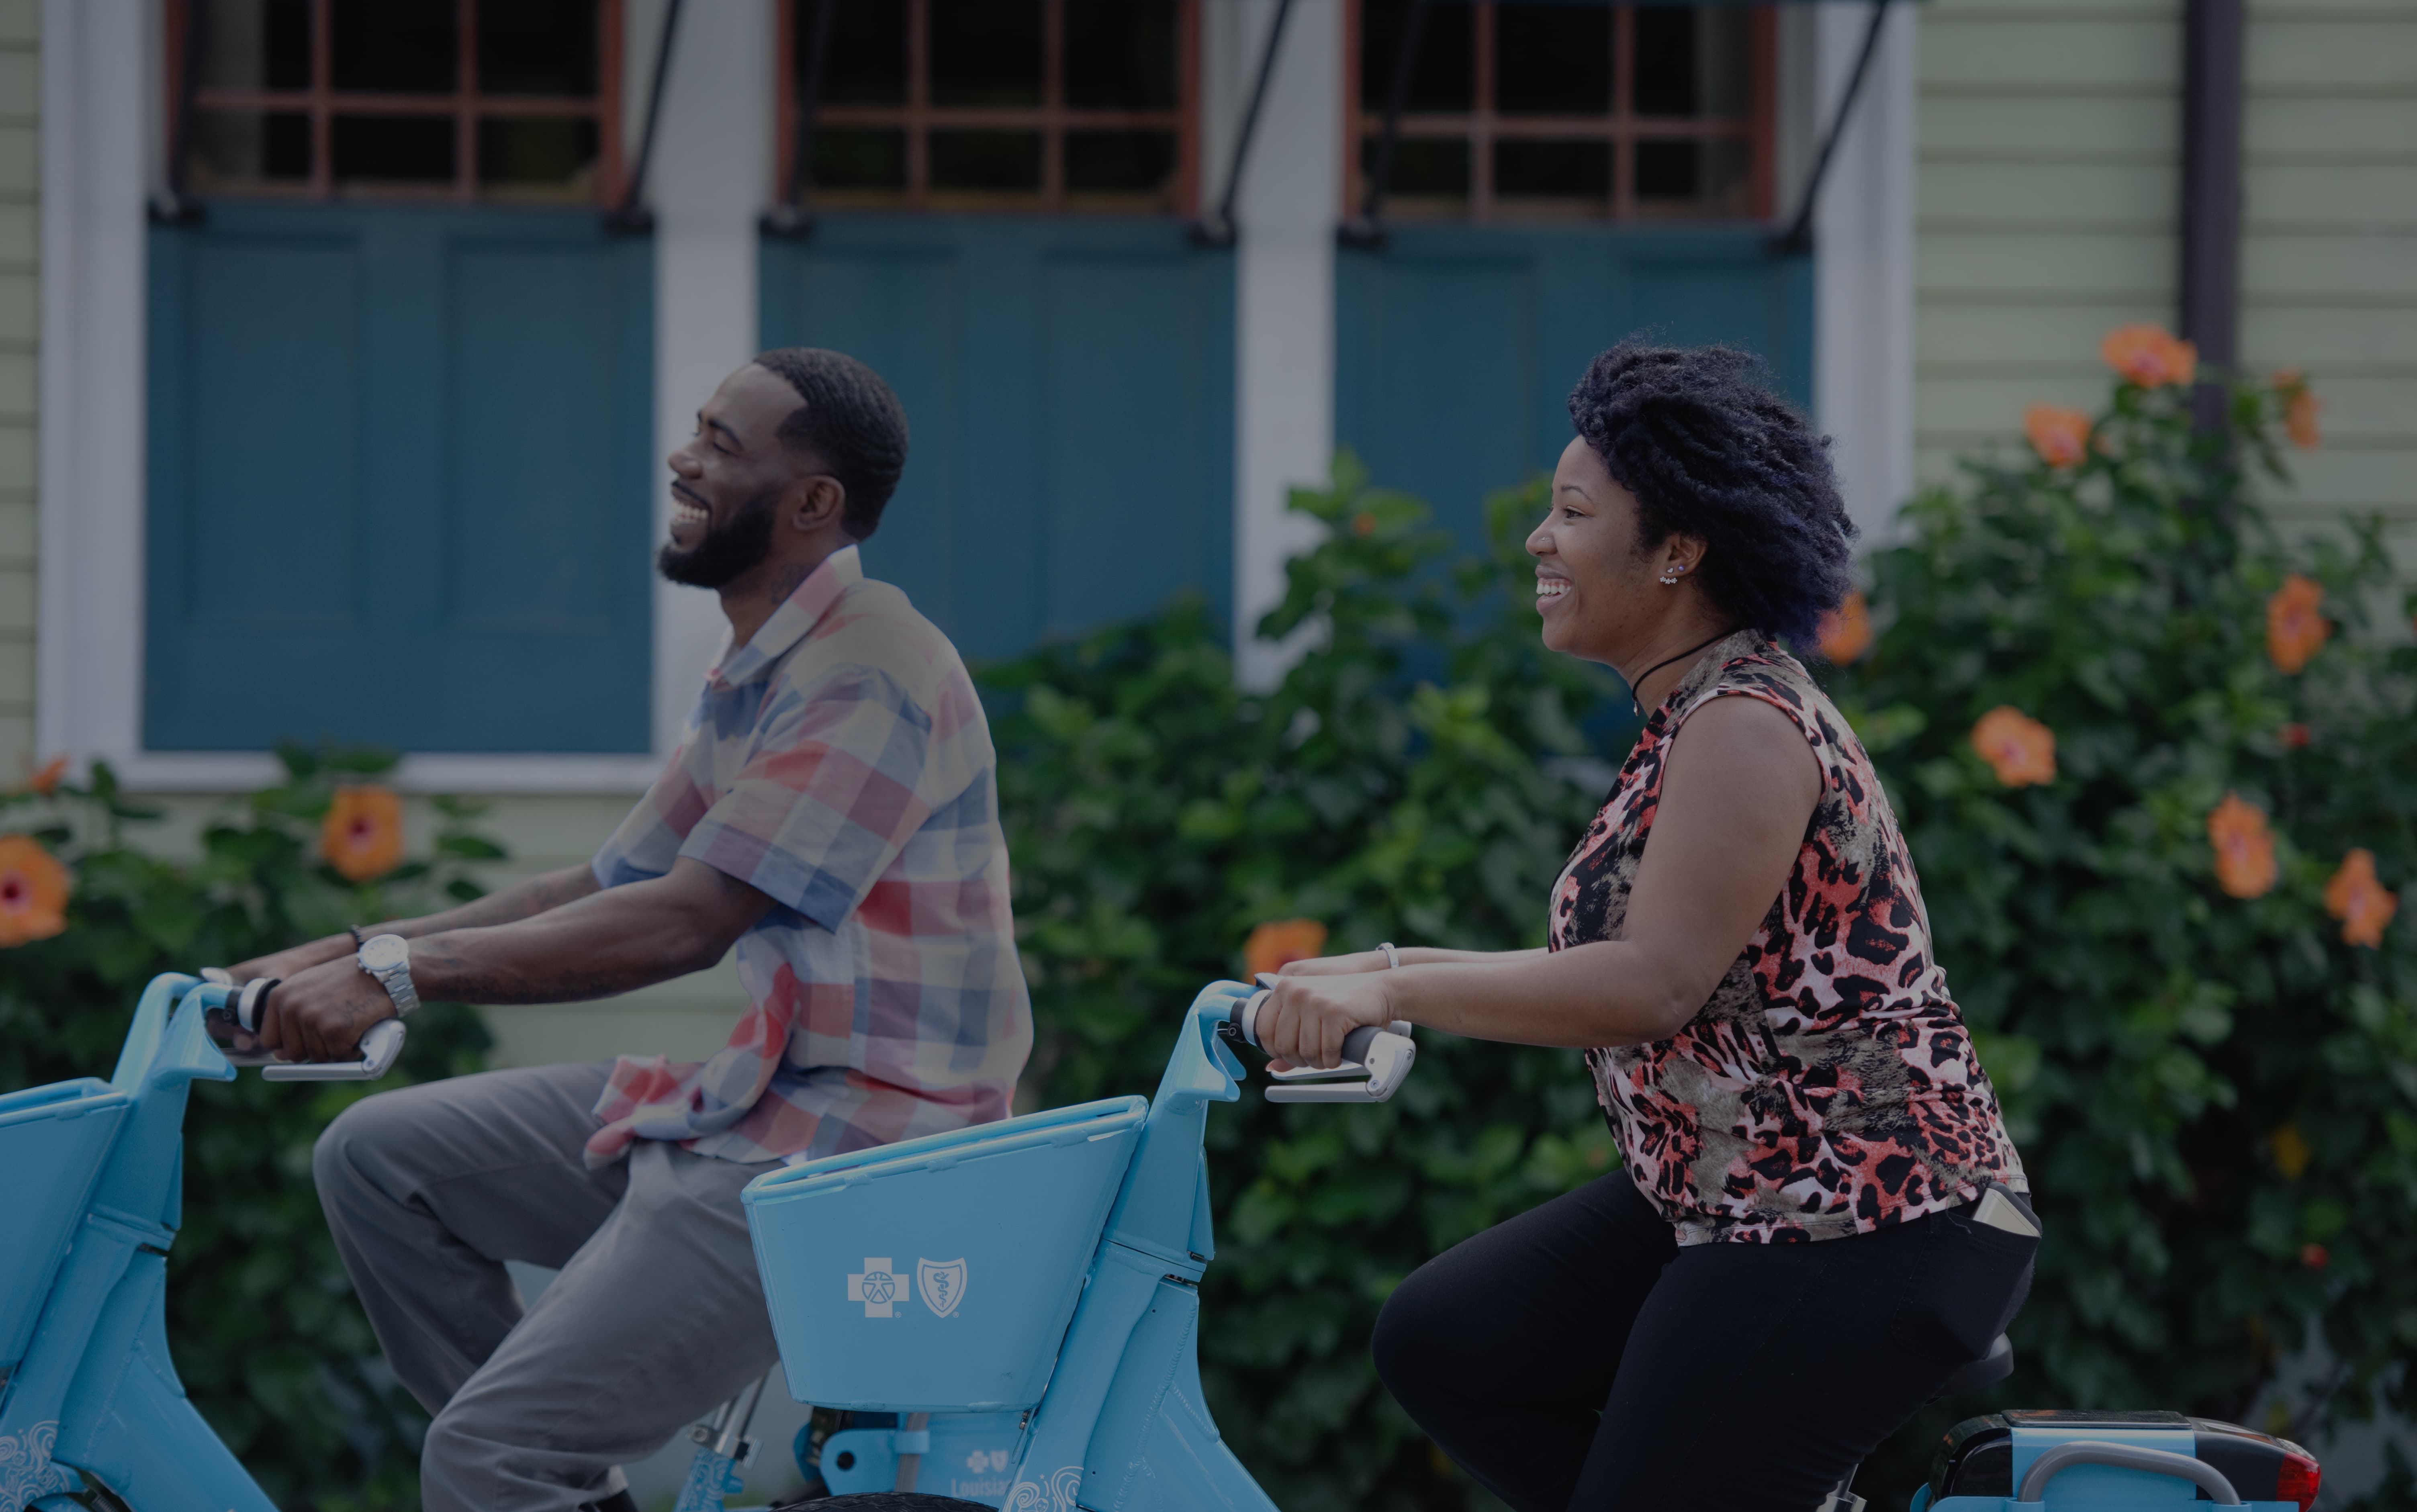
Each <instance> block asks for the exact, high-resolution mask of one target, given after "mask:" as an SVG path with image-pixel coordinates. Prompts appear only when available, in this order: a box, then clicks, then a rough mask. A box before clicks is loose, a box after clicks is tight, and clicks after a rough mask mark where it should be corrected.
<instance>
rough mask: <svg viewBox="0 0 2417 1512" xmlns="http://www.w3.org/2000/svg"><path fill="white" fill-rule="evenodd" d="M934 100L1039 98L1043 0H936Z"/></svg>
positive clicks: (1026, 101)
mask: <svg viewBox="0 0 2417 1512" xmlns="http://www.w3.org/2000/svg"><path fill="white" fill-rule="evenodd" d="M932 103H933V104H935V105H1038V104H1040V103H1041V5H1040V0H932ZM937 160H938V159H937V156H936V148H935V158H934V161H935V163H936V162H937ZM935 174H936V169H935ZM934 182H935V183H937V182H938V180H937V177H936V176H935V179H934ZM1036 182H1037V180H1036Z"/></svg>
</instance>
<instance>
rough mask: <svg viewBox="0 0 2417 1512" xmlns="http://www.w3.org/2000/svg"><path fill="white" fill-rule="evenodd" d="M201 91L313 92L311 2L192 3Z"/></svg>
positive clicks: (234, 0) (235, 0) (209, 0)
mask: <svg viewBox="0 0 2417 1512" xmlns="http://www.w3.org/2000/svg"><path fill="white" fill-rule="evenodd" d="M193 6H194V9H195V12H196V14H195V16H194V20H195V22H197V23H199V25H200V27H201V31H202V56H201V66H202V87H204V88H205V89H308V88H310V87H311V3H310V0H193Z"/></svg>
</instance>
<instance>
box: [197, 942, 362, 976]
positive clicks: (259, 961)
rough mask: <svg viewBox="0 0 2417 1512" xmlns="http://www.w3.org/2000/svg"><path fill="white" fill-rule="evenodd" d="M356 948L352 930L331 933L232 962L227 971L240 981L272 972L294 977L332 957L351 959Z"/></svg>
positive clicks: (272, 974) (269, 974) (271, 973)
mask: <svg viewBox="0 0 2417 1512" xmlns="http://www.w3.org/2000/svg"><path fill="white" fill-rule="evenodd" d="M353 948H354V947H353V937H352V936H351V935H350V934H331V935H328V936H327V937H326V938H325V939H320V940H306V941H304V942H303V943H302V944H300V945H295V946H292V947H291V948H289V949H285V950H280V951H279V952H277V953H276V954H275V955H273V956H255V957H253V958H252V959H251V960H246V961H242V962H239V963H237V964H236V965H233V966H229V967H228V968H227V975H229V976H232V977H234V978H235V979H236V982H237V983H238V984H241V983H244V982H248V981H251V979H252V978H253V977H255V976H273V977H276V978H277V979H279V980H281V981H292V980H293V979H294V978H295V977H296V976H299V975H302V974H303V973H304V972H306V971H309V970H310V969H311V968H312V967H313V966H320V965H325V964H326V963H327V962H328V961H331V960H351V959H352V956H353Z"/></svg>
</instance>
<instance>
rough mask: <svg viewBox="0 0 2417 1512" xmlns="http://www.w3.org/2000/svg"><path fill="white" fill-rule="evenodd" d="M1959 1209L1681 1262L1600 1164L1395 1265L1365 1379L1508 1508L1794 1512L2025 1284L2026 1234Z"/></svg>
mask: <svg viewBox="0 0 2417 1512" xmlns="http://www.w3.org/2000/svg"><path fill="white" fill-rule="evenodd" d="M1968 1213H1969V1209H1960V1208H1959V1209H1957V1210H1955V1211H1953V1212H1949V1213H1939V1214H1934V1215H1932V1216H1931V1217H1925V1218H1921V1219H1917V1220H1915V1221H1913V1222H1911V1223H1906V1224H1902V1225H1899V1226H1897V1227H1894V1228H1889V1229H1882V1230H1880V1231H1878V1232H1874V1233H1869V1234H1858V1235H1855V1236H1853V1237H1850V1238H1843V1239H1825V1240H1822V1241H1820V1242H1819V1243H1817V1244H1792V1245H1756V1244H1706V1245H1690V1246H1688V1247H1686V1248H1684V1249H1681V1248H1680V1247H1679V1245H1678V1244H1677V1242H1676V1241H1675V1240H1674V1239H1673V1238H1672V1236H1671V1232H1670V1225H1669V1224H1668V1223H1667V1222H1665V1221H1664V1220H1663V1218H1662V1217H1661V1216H1660V1215H1658V1214H1656V1213H1655V1212H1654V1211H1653V1209H1652V1208H1651V1207H1650V1206H1649V1204H1648V1203H1647V1202H1646V1201H1645V1198H1644V1196H1643V1194H1642V1193H1640V1192H1638V1191H1637V1189H1636V1185H1635V1183H1634V1181H1632V1180H1631V1179H1630V1178H1629V1176H1628V1174H1627V1173H1626V1172H1614V1173H1613V1174H1611V1175H1608V1176H1605V1177H1604V1178H1603V1179H1601V1180H1600V1181H1596V1182H1592V1183H1590V1184H1589V1185H1588V1186H1585V1187H1580V1188H1578V1189H1577V1190H1576V1191H1573V1192H1571V1193H1569V1194H1568V1195H1566V1196H1563V1197H1558V1198H1556V1199H1554V1200H1553V1201H1552V1202H1546V1203H1545V1204H1544V1205H1543V1206H1542V1207H1539V1208H1536V1209H1534V1210H1533V1211H1531V1212H1528V1213H1526V1214H1523V1215H1521V1216H1520V1217H1515V1218H1513V1219H1511V1220H1510V1221H1509V1222H1507V1223H1503V1224H1500V1225H1498V1226H1497V1227H1495V1228H1492V1229H1489V1230H1487V1231H1486V1232H1483V1233H1481V1234H1479V1235H1478V1236H1477V1237H1475V1238H1473V1239H1470V1240H1468V1241H1467V1242H1466V1243H1464V1244H1461V1245H1458V1246H1455V1247H1453V1248H1452V1249H1450V1250H1448V1251H1446V1252H1445V1253H1444V1254H1442V1255H1439V1256H1437V1258H1436V1259H1434V1260H1432V1261H1430V1262H1428V1263H1426V1264H1425V1265H1422V1266H1421V1267H1420V1268H1419V1269H1418V1270H1417V1271H1416V1272H1414V1273H1412V1275H1411V1276H1410V1278H1409V1279H1407V1280H1406V1281H1404V1282H1403V1283H1402V1284H1401V1286H1400V1287H1399V1288H1398V1289H1396V1290H1395V1291H1394V1293H1393V1295H1392V1299H1391V1301H1389V1302H1387V1303H1386V1304H1385V1310H1384V1313H1383V1315H1382V1316H1380V1317H1379V1318H1378V1319H1377V1321H1376V1346H1375V1347H1376V1373H1377V1374H1378V1375H1379V1376H1381V1377H1382V1378H1383V1379H1384V1382H1385V1385H1386V1386H1387V1388H1388V1389H1390V1390H1391V1392H1392V1394H1393V1398H1394V1399H1395V1400H1397V1401H1399V1402H1400V1403H1401V1404H1402V1406H1403V1407H1404V1408H1405V1409H1406V1411H1407V1412H1408V1413H1409V1414H1410V1416H1411V1417H1412V1418H1414V1419H1415V1420H1417V1422H1418V1425H1419V1427H1420V1428H1421V1429H1424V1430H1425V1431H1426V1433H1427V1434H1428V1436H1429V1437H1431V1438H1433V1439H1434V1440H1435V1442H1436V1443H1437V1444H1439V1445H1441V1446H1442V1448H1443V1450H1444V1452H1445V1453H1446V1454H1449V1455H1450V1456H1452V1459H1453V1461H1454V1462H1455V1463H1457V1464H1458V1465H1460V1466H1461V1468H1462V1469H1464V1470H1466V1471H1467V1473H1468V1474H1471V1475H1473V1476H1475V1477H1476V1478H1477V1479H1478V1480H1479V1481H1480V1482H1482V1484H1483V1485H1484V1486H1485V1487H1486V1488H1487V1489H1490V1490H1492V1491H1493V1492H1494V1493H1495V1494H1496V1495H1497V1496H1499V1497H1501V1498H1502V1499H1503V1500H1504V1501H1505V1502H1508V1503H1509V1504H1511V1505H1512V1506H1513V1508H1515V1509H1516V1512H1563V1509H1564V1508H1569V1509H1571V1512H1609V1509H1615V1508H1638V1509H1644V1508H1651V1509H1653V1512H1669V1509H1671V1508H1676V1507H1697V1506H1702V1507H1715V1506H1716V1507H1720V1508H1723V1509H1724V1512H1749V1509H1759V1508H1769V1509H1771V1512H1809V1509H1811V1508H1813V1507H1815V1506H1817V1505H1818V1504H1819V1503H1820V1501H1821V1498H1822V1496H1823V1495H1824V1494H1825V1493H1826V1492H1828V1490H1829V1489H1831V1488H1832V1487H1833V1486H1835V1485H1836V1484H1837V1483H1838V1481H1839V1479H1840V1478H1841V1477H1843V1476H1844V1475H1845V1474H1847V1470H1848V1469H1849V1468H1850V1467H1852V1466H1853V1465H1855V1464H1856V1463H1857V1462H1859V1461H1860V1460H1861V1459H1862V1458H1863V1457H1864V1456H1865V1455H1867V1454H1869V1453H1870V1452H1871V1451H1872V1450H1873V1449H1874V1448H1875V1447H1877V1445H1878V1444H1879V1443H1880V1441H1881V1440H1883V1439H1885V1438H1887V1437H1888V1436H1889V1434H1891V1433H1893V1432H1894V1431H1895V1430H1896V1429H1898V1428H1899V1427H1901V1426H1902V1425H1903V1424H1904V1423H1905V1421H1906V1420H1907V1419H1908V1418H1909V1417H1911V1416H1912V1415H1913V1414H1914V1413H1915V1411H1916V1410H1917V1409H1919V1408H1920V1407H1921V1406H1922V1405H1923V1403H1924V1402H1925V1401H1927V1400H1929V1399H1930V1398H1931V1397H1932V1395H1933V1394H1934V1393H1936V1392H1937V1391H1938V1386H1939V1384H1940V1383H1941V1382H1943V1381H1944V1380H1945V1379H1946V1378H1947V1375H1948V1373H1949V1372H1950V1371H1952V1370H1953V1369H1955V1368H1957V1367H1959V1366H1962V1365H1964V1364H1967V1363H1969V1361H1972V1360H1975V1359H1978V1358H1979V1357H1980V1356H1981V1355H1983V1354H1984V1353H1987V1351H1988V1348H1989V1345H1990V1342H1991V1341H1992V1340H1993V1339H1995V1338H1997V1336H1998V1334H1999V1331H2000V1330H2002V1329H2003V1328H2004V1327H2005V1325H2006V1324H2007V1323H2009V1322H2010V1321H2012V1319H2013V1318H2014V1312H2015V1310H2016V1309H2017V1308H2020V1307H2021V1306H2022V1303H2023V1298H2024V1296H2025V1295H2026V1294H2027V1293H2029V1290H2030V1278H2031V1258H2032V1255H2033V1252H2034V1251H2035V1250H2036V1249H2037V1248H2038V1247H2039V1241H2038V1240H2037V1239H2032V1238H2026V1237H2023V1236H2021V1235H2018V1234H2013V1233H2008V1232H2004V1231H2003V1230H2000V1229H1994V1228H1989V1227H1986V1226H1984V1225H1981V1224H1977V1223H1974V1222H1972V1221H1971V1219H1970V1218H1969V1217H1968ZM1888 1489H1889V1491H1890V1493H1891V1494H1892V1495H1894V1494H1895V1492H1896V1491H1897V1490H1898V1489H1899V1488H1888ZM1862 1491H1863V1493H1864V1494H1866V1495H1872V1494H1875V1493H1874V1492H1873V1490H1872V1489H1871V1488H1868V1487H1866V1488H1862Z"/></svg>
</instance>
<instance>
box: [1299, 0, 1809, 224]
mask: <svg viewBox="0 0 2417 1512" xmlns="http://www.w3.org/2000/svg"><path fill="white" fill-rule="evenodd" d="M1501 3H1503V0H1469V8H1470V12H1471V14H1470V18H1469V43H1470V45H1469V69H1470V72H1471V75H1472V81H1471V84H1472V87H1471V90H1470V96H1469V108H1468V109H1467V110H1466V111H1413V110H1405V111H1403V113H1402V118H1401V128H1400V129H1401V136H1402V139H1403V140H1404V141H1408V140H1410V139H1412V138H1424V139H1427V140H1441V141H1459V142H1466V143H1467V144H1468V148H1469V153H1468V159H1469V160H1468V201H1467V205H1468V207H1467V212H1466V213H1465V214H1462V215H1428V214H1425V213H1421V212H1417V211H1413V212H1411V213H1409V214H1407V215H1397V219H1416V220H1420V221H1428V220H1433V221H1437V222H1441V223H1467V224H1472V225H1489V224H1492V225H1501V224H1514V225H1615V226H1637V225H1674V226H1700V225H1717V224H1721V223H1724V222H1726V223H1729V224H1735V223H1736V221H1737V219H1738V218H1736V217H1733V216H1710V215H1708V216H1692V215H1648V214H1640V213H1639V209H1638V202H1637V197H1636V154H1635V147H1636V145H1637V144H1639V143H1644V142H1673V141H1675V142H1709V141H1713V140H1719V139H1727V140H1731V141H1737V140H1742V141H1744V142H1745V143H1746V144H1747V148H1748V152H1749V154H1750V156H1751V161H1752V164H1753V166H1752V169H1751V171H1750V180H1751V183H1752V186H1753V187H1752V189H1751V190H1750V193H1751V197H1752V201H1753V208H1752V210H1751V211H1750V212H1749V214H1748V216H1747V217H1746V219H1751V220H1756V221H1769V220H1771V219H1773V218H1774V217H1776V216H1777V215H1778V213H1779V212H1778V206H1777V177H1778V175H1777V160H1778V147H1779V132H1778V122H1779V109H1778V105H1779V22H1778V8H1777V7H1776V6H1775V5H1771V4H1769V3H1765V4H1759V5H1756V6H1754V7H1753V12H1754V19H1753V23H1752V26H1751V29H1750V31H1749V33H1748V38H1749V40H1748V48H1749V53H1748V57H1749V63H1748V69H1749V73H1748V81H1747V87H1748V90H1749V92H1750V97H1751V104H1750V107H1749V109H1748V112H1747V113H1746V115H1745V116H1744V117H1742V118H1738V117H1719V116H1659V115H1639V114H1638V113H1636V110H1635V98H1636V12H1637V9H1638V7H1637V5H1635V4H1634V0H1605V4H1606V8H1608V9H1609V10H1610V11H1611V13H1612V21H1611V25H1612V43H1611V46H1612V105H1611V109H1610V111H1609V112H1608V113H1604V114H1602V115H1530V114H1525V113H1522V114H1515V115H1506V114H1503V113H1500V112H1498V111H1497V110H1496V109H1495V105H1494V94H1495V87H1494V86H1495V72H1496V68H1495V62H1496V53H1495V38H1496V22H1497V7H1498V5H1500V4H1501ZM1513 3H1516V0H1513ZM1364 6H1365V0H1348V3H1347V4H1345V7H1344V21H1343V28H1344V30H1343V74H1344V78H1343V122H1344V126H1343V129H1344V146H1343V175H1344V184H1343V192H1344V204H1345V206H1346V210H1345V213H1346V214H1351V213H1356V212H1357V210H1358V207H1359V206H1360V205H1361V204H1362V203H1364V201H1365V199H1366V196H1367V192H1368V175H1367V171H1366V169H1365V168H1364V167H1363V166H1362V164H1361V151H1362V144H1363V143H1365V142H1366V141H1368V140H1369V139H1370V138H1372V137H1376V136H1380V135H1381V134H1382V133H1383V131H1384V129H1385V110H1384V104H1385V102H1384V101H1383V100H1381V99H1379V100H1374V101H1371V100H1368V99H1365V98H1362V96H1361V87H1360V86H1361V56H1360V54H1361V46H1362V40H1363V36H1364V33H1363V24H1364V23H1363V19H1362V15H1361V12H1362V10H1363V8H1364ZM1501 141H1550V142H1604V143H1608V144H1610V147H1611V175H1612V183H1611V209H1610V212H1609V213H1608V214H1605V215H1584V216H1570V215H1523V214H1521V213H1520V212H1519V211H1518V209H1517V208H1516V206H1517V201H1515V200H1514V201H1513V202H1511V208H1510V209H1509V210H1508V212H1507V213H1506V212H1505V209H1504V207H1503V204H1502V202H1501V199H1500V197H1499V196H1497V194H1496V193H1495V192H1494V151H1493V149H1494V144H1496V143H1497V142H1501ZM1387 203H1388V205H1389V206H1390V205H1391V203H1392V202H1391V193H1390V192H1389V194H1388V200H1387Z"/></svg>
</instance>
